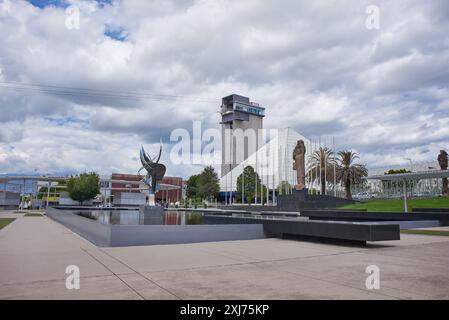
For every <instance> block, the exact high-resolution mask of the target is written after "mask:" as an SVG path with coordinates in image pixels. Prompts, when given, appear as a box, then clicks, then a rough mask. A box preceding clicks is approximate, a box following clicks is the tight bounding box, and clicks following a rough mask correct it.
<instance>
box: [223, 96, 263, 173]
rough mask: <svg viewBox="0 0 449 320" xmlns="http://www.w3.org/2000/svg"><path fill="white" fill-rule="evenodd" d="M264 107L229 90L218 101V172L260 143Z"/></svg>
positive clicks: (257, 146) (236, 161)
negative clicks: (219, 153)
mask: <svg viewBox="0 0 449 320" xmlns="http://www.w3.org/2000/svg"><path fill="white" fill-rule="evenodd" d="M264 116H265V108H262V107H260V106H259V104H257V103H254V102H250V101H249V98H247V97H243V96H239V95H237V94H232V95H230V96H227V97H224V98H223V99H222V104H221V130H222V132H221V136H222V149H221V150H222V165H221V176H224V175H225V174H227V173H228V172H229V171H231V170H232V169H234V168H235V167H236V166H237V165H238V164H239V163H241V162H242V161H244V160H246V158H248V156H250V155H251V154H252V153H254V152H256V151H257V150H258V149H259V147H260V146H261V145H262V144H263V141H262V138H261V132H260V130H259V129H263V117H264Z"/></svg>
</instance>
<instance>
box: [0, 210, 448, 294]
mask: <svg viewBox="0 0 449 320" xmlns="http://www.w3.org/2000/svg"><path fill="white" fill-rule="evenodd" d="M11 215H12V216H14V217H17V219H16V220H15V221H14V222H13V223H11V224H10V225H8V226H6V227H5V228H3V229H2V230H0V299H449V272H448V271H449V250H448V248H449V237H433V236H421V235H404V234H403V235H401V238H402V240H400V241H392V242H381V243H376V244H372V245H368V246H366V247H351V246H342V245H331V244H319V243H310V242H303V241H295V240H281V239H261V240H245V241H224V242H209V243H197V244H181V245H157V246H141V247H121V248H98V247H96V246H94V245H93V244H91V243H90V242H88V241H87V240H85V239H83V238H81V237H80V236H78V235H76V234H74V233H72V232H71V231H70V230H68V229H66V228H65V227H63V226H62V225H60V224H58V223H57V222H55V221H52V220H50V219H49V218H47V217H25V216H23V214H13V213H6V214H5V213H0V217H6V216H11ZM68 265H77V266H78V267H79V268H80V274H81V278H80V289H79V290H68V289H66V286H65V280H66V277H67V276H68V275H67V274H65V269H66V267H67V266H68ZM368 265H377V266H378V267H379V269H380V289H379V290H368V289H366V286H365V280H366V278H367V276H368V274H366V273H365V269H366V267H367V266H368Z"/></svg>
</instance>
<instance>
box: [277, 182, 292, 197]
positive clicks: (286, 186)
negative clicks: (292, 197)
mask: <svg viewBox="0 0 449 320" xmlns="http://www.w3.org/2000/svg"><path fill="white" fill-rule="evenodd" d="M291 188H292V185H291V184H290V183H289V182H288V181H285V180H284V181H281V182H280V183H279V185H278V187H277V188H276V191H277V193H278V194H286V193H288V192H290V190H291Z"/></svg>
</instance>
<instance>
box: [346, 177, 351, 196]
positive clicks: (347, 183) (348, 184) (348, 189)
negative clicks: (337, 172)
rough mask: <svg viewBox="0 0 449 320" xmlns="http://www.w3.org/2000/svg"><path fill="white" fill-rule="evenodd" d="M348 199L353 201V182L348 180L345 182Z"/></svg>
mask: <svg viewBox="0 0 449 320" xmlns="http://www.w3.org/2000/svg"><path fill="white" fill-rule="evenodd" d="M345 191H346V199H352V194H351V181H349V180H346V182H345Z"/></svg>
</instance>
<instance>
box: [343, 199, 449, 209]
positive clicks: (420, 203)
mask: <svg viewBox="0 0 449 320" xmlns="http://www.w3.org/2000/svg"><path fill="white" fill-rule="evenodd" d="M407 204H408V210H409V211H411V210H412V208H449V197H437V198H420V199H407ZM339 209H367V210H368V211H397V212H403V211H404V199H388V200H367V201H366V202H365V203H357V204H349V205H346V206H342V207H339Z"/></svg>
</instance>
